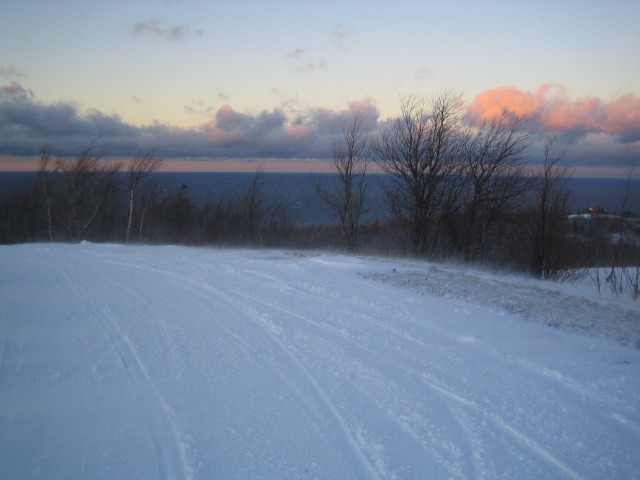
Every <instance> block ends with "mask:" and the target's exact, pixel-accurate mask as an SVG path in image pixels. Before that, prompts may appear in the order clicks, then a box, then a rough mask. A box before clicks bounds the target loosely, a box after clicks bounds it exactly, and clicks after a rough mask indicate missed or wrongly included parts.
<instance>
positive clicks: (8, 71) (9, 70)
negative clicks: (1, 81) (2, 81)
mask: <svg viewBox="0 0 640 480" xmlns="http://www.w3.org/2000/svg"><path fill="white" fill-rule="evenodd" d="M0 77H2V78H7V79H12V78H13V79H16V80H23V79H26V78H28V77H27V76H26V75H25V74H24V73H22V72H21V71H20V70H18V69H17V68H16V67H2V68H0Z"/></svg>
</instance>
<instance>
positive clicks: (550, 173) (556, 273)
mask: <svg viewBox="0 0 640 480" xmlns="http://www.w3.org/2000/svg"><path fill="white" fill-rule="evenodd" d="M554 141H555V139H553V138H552V139H548V140H547V141H546V142H545V146H544V165H543V167H542V171H541V172H540V173H539V174H538V176H537V178H536V185H535V190H534V193H535V207H534V209H533V211H532V212H531V218H530V241H531V260H530V268H531V273H532V275H533V276H535V277H538V278H547V279H552V280H558V279H560V278H561V277H562V274H563V271H562V267H563V263H564V264H565V265H566V256H567V255H568V254H569V252H568V250H567V248H566V244H565V243H564V242H565V240H566V234H567V224H568V220H567V216H568V214H569V208H570V200H571V197H570V193H569V190H568V187H567V182H568V181H569V179H570V177H571V174H570V171H569V170H568V169H567V168H566V167H562V166H560V165H559V162H560V160H561V159H562V153H560V154H557V153H555V151H554V149H553V144H554Z"/></svg>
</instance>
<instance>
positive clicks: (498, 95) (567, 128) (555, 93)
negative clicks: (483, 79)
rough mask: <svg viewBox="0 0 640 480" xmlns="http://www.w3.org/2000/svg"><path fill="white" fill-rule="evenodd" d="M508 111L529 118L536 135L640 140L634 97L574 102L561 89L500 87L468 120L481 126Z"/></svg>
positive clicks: (639, 111) (638, 101)
mask: <svg viewBox="0 0 640 480" xmlns="http://www.w3.org/2000/svg"><path fill="white" fill-rule="evenodd" d="M505 110H507V111H510V112H512V113H515V114H516V115H518V116H520V117H527V118H529V122H528V124H529V128H530V129H531V130H533V131H534V132H535V133H543V134H557V135H571V136H574V137H580V136H584V135H587V134H589V133H605V134H613V135H616V136H617V137H618V138H619V140H621V141H639V140H640V98H638V97H636V96H635V95H634V94H631V93H630V94H626V95H622V96H620V97H618V98H615V99H613V100H602V99H600V98H597V97H593V96H585V97H578V98H573V97H571V95H570V92H569V90H568V89H567V88H565V87H562V86H560V85H542V86H541V87H540V88H538V89H537V90H536V91H535V92H525V91H521V90H519V89H517V88H515V87H498V88H494V89H492V90H488V91H486V92H483V93H481V94H479V95H478V96H476V97H475V98H474V99H473V101H472V102H471V104H470V106H469V109H468V119H469V120H470V122H471V123H473V124H476V125H479V124H480V123H482V122H483V121H487V120H490V119H491V118H494V117H496V116H497V115H499V114H501V113H502V112H503V111H505Z"/></svg>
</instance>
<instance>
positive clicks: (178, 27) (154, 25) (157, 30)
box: [130, 17, 206, 41]
mask: <svg viewBox="0 0 640 480" xmlns="http://www.w3.org/2000/svg"><path fill="white" fill-rule="evenodd" d="M130 33H131V34H132V35H136V36H139V35H151V36H155V37H160V38H164V39H166V40H171V41H180V40H186V39H188V38H190V37H200V36H202V35H204V34H205V33H206V32H205V30H193V29H192V28H191V27H189V26H188V25H185V24H175V25H167V23H166V22H165V20H164V19H162V18H155V17H151V18H148V19H147V20H143V21H141V22H138V23H135V24H134V25H132V26H131V29H130Z"/></svg>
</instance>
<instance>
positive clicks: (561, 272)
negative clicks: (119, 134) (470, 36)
mask: <svg viewBox="0 0 640 480" xmlns="http://www.w3.org/2000/svg"><path fill="white" fill-rule="evenodd" d="M400 107H401V108H400V110H401V115H400V116H399V117H398V118H396V119H394V120H392V121H390V122H388V123H386V124H385V126H384V127H383V128H382V129H381V130H380V132H379V133H378V135H377V136H376V137H375V138H367V137H366V136H365V135H364V134H363V131H362V119H361V118H359V117H356V118H354V119H353V122H352V123H351V124H349V125H347V126H346V127H345V130H344V132H343V133H344V141H343V142H342V143H338V144H336V145H334V146H333V148H332V152H331V153H332V166H333V170H334V172H335V174H336V178H337V180H338V181H337V182H336V183H335V184H331V186H327V185H325V184H322V183H320V181H317V182H316V183H315V189H316V192H317V193H318V198H319V200H320V201H323V202H325V203H326V205H327V206H328V207H329V208H330V209H331V210H332V211H333V212H334V214H335V218H336V223H335V224H334V225H325V226H321V225H318V226H312V227H301V226H299V225H297V223H296V219H295V218H294V216H293V215H292V214H291V212H290V211H289V210H288V209H287V207H286V205H283V204H282V203H278V202H277V201H275V202H271V203H268V202H266V200H265V198H264V195H262V192H261V188H260V187H261V181H262V178H261V174H260V172H257V173H256V175H255V177H254V179H253V181H252V182H251V184H250V185H249V186H248V187H247V189H246V190H245V191H243V192H238V193H237V194H236V195H235V196H233V197H230V198H226V199H222V200H217V201H213V200H210V201H207V202H205V203H204V204H202V203H199V204H197V203H195V202H194V200H193V199H192V198H191V197H190V195H189V190H188V186H187V185H182V186H181V187H180V188H166V187H165V186H163V185H161V184H159V183H158V181H157V176H154V175H151V173H153V172H154V171H156V170H157V169H158V168H159V166H160V160H158V159H157V158H155V157H154V156H153V155H152V154H151V153H148V154H144V155H139V156H136V157H134V158H133V159H131V160H130V162H129V163H128V164H126V165H123V164H120V163H117V164H116V163H109V162H107V161H105V160H104V159H103V158H102V152H100V151H98V150H97V149H96V146H95V144H91V145H90V146H89V147H88V148H87V149H85V151H83V152H80V153H79V154H78V155H77V156H76V157H75V158H61V157H55V158H54V156H53V155H52V150H51V149H50V148H45V149H43V151H42V154H41V156H40V162H39V168H38V178H37V180H36V181H35V182H33V183H32V184H28V185H24V186H22V187H20V188H19V189H16V190H15V191H13V192H10V193H9V194H7V195H6V196H5V198H3V199H2V202H1V205H0V212H1V214H2V217H1V220H0V222H1V224H0V241H2V242H3V243H16V242H33V241H63V242H68V241H81V240H88V241H95V242H100V241H110V242H141V243H179V244H209V245H242V246H267V247H295V248H330V249H336V248H346V249H348V250H349V251H362V252H365V253H370V254H387V255H389V254H391V255H411V256H416V257H425V258H447V259H456V260H460V261H464V262H468V263H480V264H487V265H494V266H503V267H508V268H512V269H516V270H518V271H526V272H529V273H530V274H532V275H533V276H536V277H540V278H549V279H560V278H565V277H567V276H572V275H577V274H579V272H581V271H582V272H584V271H585V269H586V268H587V267H593V266H604V265H607V266H610V265H617V266H623V265H626V266H628V265H639V259H640V249H639V243H640V242H639V238H640V229H639V226H638V224H637V222H634V221H633V220H630V219H624V218H609V220H608V221H607V222H605V221H604V220H603V219H602V218H600V219H598V218H596V217H593V218H591V217H589V218H588V219H587V218H584V217H573V218H571V217H570V216H569V214H570V213H571V212H570V206H571V192H570V191H569V190H568V188H567V180H568V178H569V176H570V172H569V171H568V170H567V169H566V168H564V167H562V166H561V157H562V155H561V154H559V153H558V152H556V150H555V148H554V142H553V139H549V140H548V141H547V143H546V147H545V151H544V159H543V162H542V164H541V165H540V166H539V167H538V168H537V170H535V171H532V170H531V169H530V168H528V167H527V165H528V163H529V162H528V161H527V160H528V159H527V149H528V147H529V139H528V137H527V135H525V134H524V129H523V120H522V119H520V118H518V117H515V116H513V115H510V114H509V113H506V112H505V113H503V114H502V115H500V116H498V117H497V118H495V119H493V120H490V121H487V122H486V123H484V124H483V125H481V126H480V127H477V128H471V127H468V126H465V124H464V122H463V121H462V112H463V108H462V107H463V104H462V99H461V97H460V96H457V95H454V94H451V93H443V94H440V95H438V96H435V97H433V98H431V99H422V98H416V97H410V98H407V99H405V100H403V101H402V102H401V105H400ZM372 163H375V164H376V165H377V166H378V167H379V169H380V170H382V172H384V173H385V174H386V179H387V180H388V181H387V182H385V185H384V191H385V197H386V201H387V206H388V211H389V216H388V218H387V219H385V220H381V221H376V222H370V223H364V222H363V221H362V219H363V218H364V215H365V214H366V213H367V212H368V210H369V208H370V198H369V187H370V182H371V181H372V178H373V177H372V176H371V175H369V171H370V169H371V168H370V166H371V165H372ZM629 185H631V183H629ZM629 194H630V192H627V198H628V195H629ZM594 218H595V220H594Z"/></svg>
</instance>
